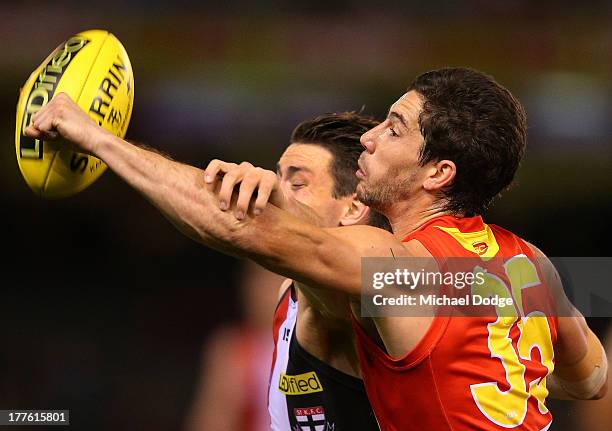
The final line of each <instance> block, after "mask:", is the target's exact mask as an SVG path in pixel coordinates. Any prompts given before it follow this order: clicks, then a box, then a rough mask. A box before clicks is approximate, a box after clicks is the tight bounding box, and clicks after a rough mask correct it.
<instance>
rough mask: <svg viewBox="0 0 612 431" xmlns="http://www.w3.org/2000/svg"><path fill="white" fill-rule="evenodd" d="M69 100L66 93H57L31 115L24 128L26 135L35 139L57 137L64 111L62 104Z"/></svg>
mask: <svg viewBox="0 0 612 431" xmlns="http://www.w3.org/2000/svg"><path fill="white" fill-rule="evenodd" d="M69 100H71V99H70V97H69V96H68V95H67V94H66V93H58V94H57V95H56V96H55V97H54V98H53V99H52V100H51V101H50V102H49V103H47V104H46V105H45V106H43V107H42V108H41V109H40V110H39V111H38V112H36V113H34V115H32V118H31V120H30V124H29V125H28V127H26V129H25V130H24V133H25V135H26V136H29V137H31V138H36V139H45V140H53V139H57V138H58V136H59V133H58V131H57V128H58V126H59V123H60V121H61V119H62V116H63V113H64V104H65V103H67V101H69Z"/></svg>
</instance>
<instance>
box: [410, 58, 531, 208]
mask: <svg viewBox="0 0 612 431" xmlns="http://www.w3.org/2000/svg"><path fill="white" fill-rule="evenodd" d="M410 90H414V91H416V92H417V93H419V94H420V95H421V96H422V97H423V101H424V103H423V109H422V111H421V113H420V116H419V126H420V129H421V134H422V135H423V138H424V144H423V147H422V148H421V153H420V155H419V161H420V163H421V165H425V164H426V163H428V162H430V161H438V160H444V159H446V160H451V161H453V162H454V163H455V165H456V166H457V173H456V176H455V179H454V181H453V183H452V184H451V185H450V186H449V187H448V188H446V189H445V190H444V191H443V193H444V196H445V198H446V200H447V203H446V207H445V209H446V210H447V211H449V212H451V213H453V214H464V215H466V216H471V215H475V214H481V213H482V212H484V211H485V210H486V209H487V207H488V206H489V204H490V203H491V202H492V201H493V199H494V198H495V197H496V196H497V195H498V194H499V193H500V192H501V191H502V190H504V189H506V188H507V187H508V186H509V185H510V184H511V182H512V180H513V178H514V174H515V173H516V170H517V169H518V166H519V164H520V161H521V159H522V157H523V155H524V153H525V147H526V142H527V124H526V116H525V111H524V109H523V107H522V106H521V104H520V102H519V101H518V100H517V99H516V98H515V97H514V96H513V95H512V94H511V93H510V92H509V91H508V90H507V89H506V88H504V87H502V86H501V85H500V84H498V83H497V82H496V81H495V80H494V79H493V78H492V77H491V76H489V75H486V74H484V73H482V72H478V71H476V70H472V69H466V68H446V69H440V70H433V71H430V72H427V73H424V74H422V75H419V76H418V77H417V78H416V79H415V80H414V81H413V82H412V84H410V87H409V88H408V91H410Z"/></svg>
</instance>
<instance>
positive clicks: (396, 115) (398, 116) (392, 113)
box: [387, 111, 408, 129]
mask: <svg viewBox="0 0 612 431" xmlns="http://www.w3.org/2000/svg"><path fill="white" fill-rule="evenodd" d="M387 118H396V119H398V120H399V121H400V123H402V125H403V126H404V127H405V128H406V129H407V128H408V125H407V124H406V119H405V118H404V116H403V115H402V114H400V113H399V112H395V111H389V114H388V115H387Z"/></svg>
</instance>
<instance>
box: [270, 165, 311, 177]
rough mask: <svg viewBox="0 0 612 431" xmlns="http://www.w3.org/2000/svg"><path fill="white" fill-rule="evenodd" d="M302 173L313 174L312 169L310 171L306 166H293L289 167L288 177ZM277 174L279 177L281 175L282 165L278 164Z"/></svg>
mask: <svg viewBox="0 0 612 431" xmlns="http://www.w3.org/2000/svg"><path fill="white" fill-rule="evenodd" d="M302 171H304V172H308V173H312V171H311V170H310V169H308V168H307V167H305V166H293V165H290V166H287V176H291V175H293V174H296V173H298V172H302ZM276 174H277V175H281V165H280V163H277V164H276Z"/></svg>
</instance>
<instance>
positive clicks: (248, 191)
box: [235, 168, 263, 220]
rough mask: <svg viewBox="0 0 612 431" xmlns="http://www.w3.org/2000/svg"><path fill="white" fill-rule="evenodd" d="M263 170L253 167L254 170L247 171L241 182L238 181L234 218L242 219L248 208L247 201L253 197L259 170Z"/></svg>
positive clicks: (257, 182)
mask: <svg viewBox="0 0 612 431" xmlns="http://www.w3.org/2000/svg"><path fill="white" fill-rule="evenodd" d="M258 170H263V169H260V168H255V170H253V171H250V172H247V173H246V175H245V176H244V178H243V180H242V182H241V183H240V191H239V193H238V200H237V201H236V213H235V214H236V218H237V219H238V220H242V219H243V218H244V215H245V214H246V213H247V211H248V210H249V203H250V202H251V198H252V197H253V192H254V191H255V189H256V188H257V186H258V184H259V177H260V175H259V171H258Z"/></svg>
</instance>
